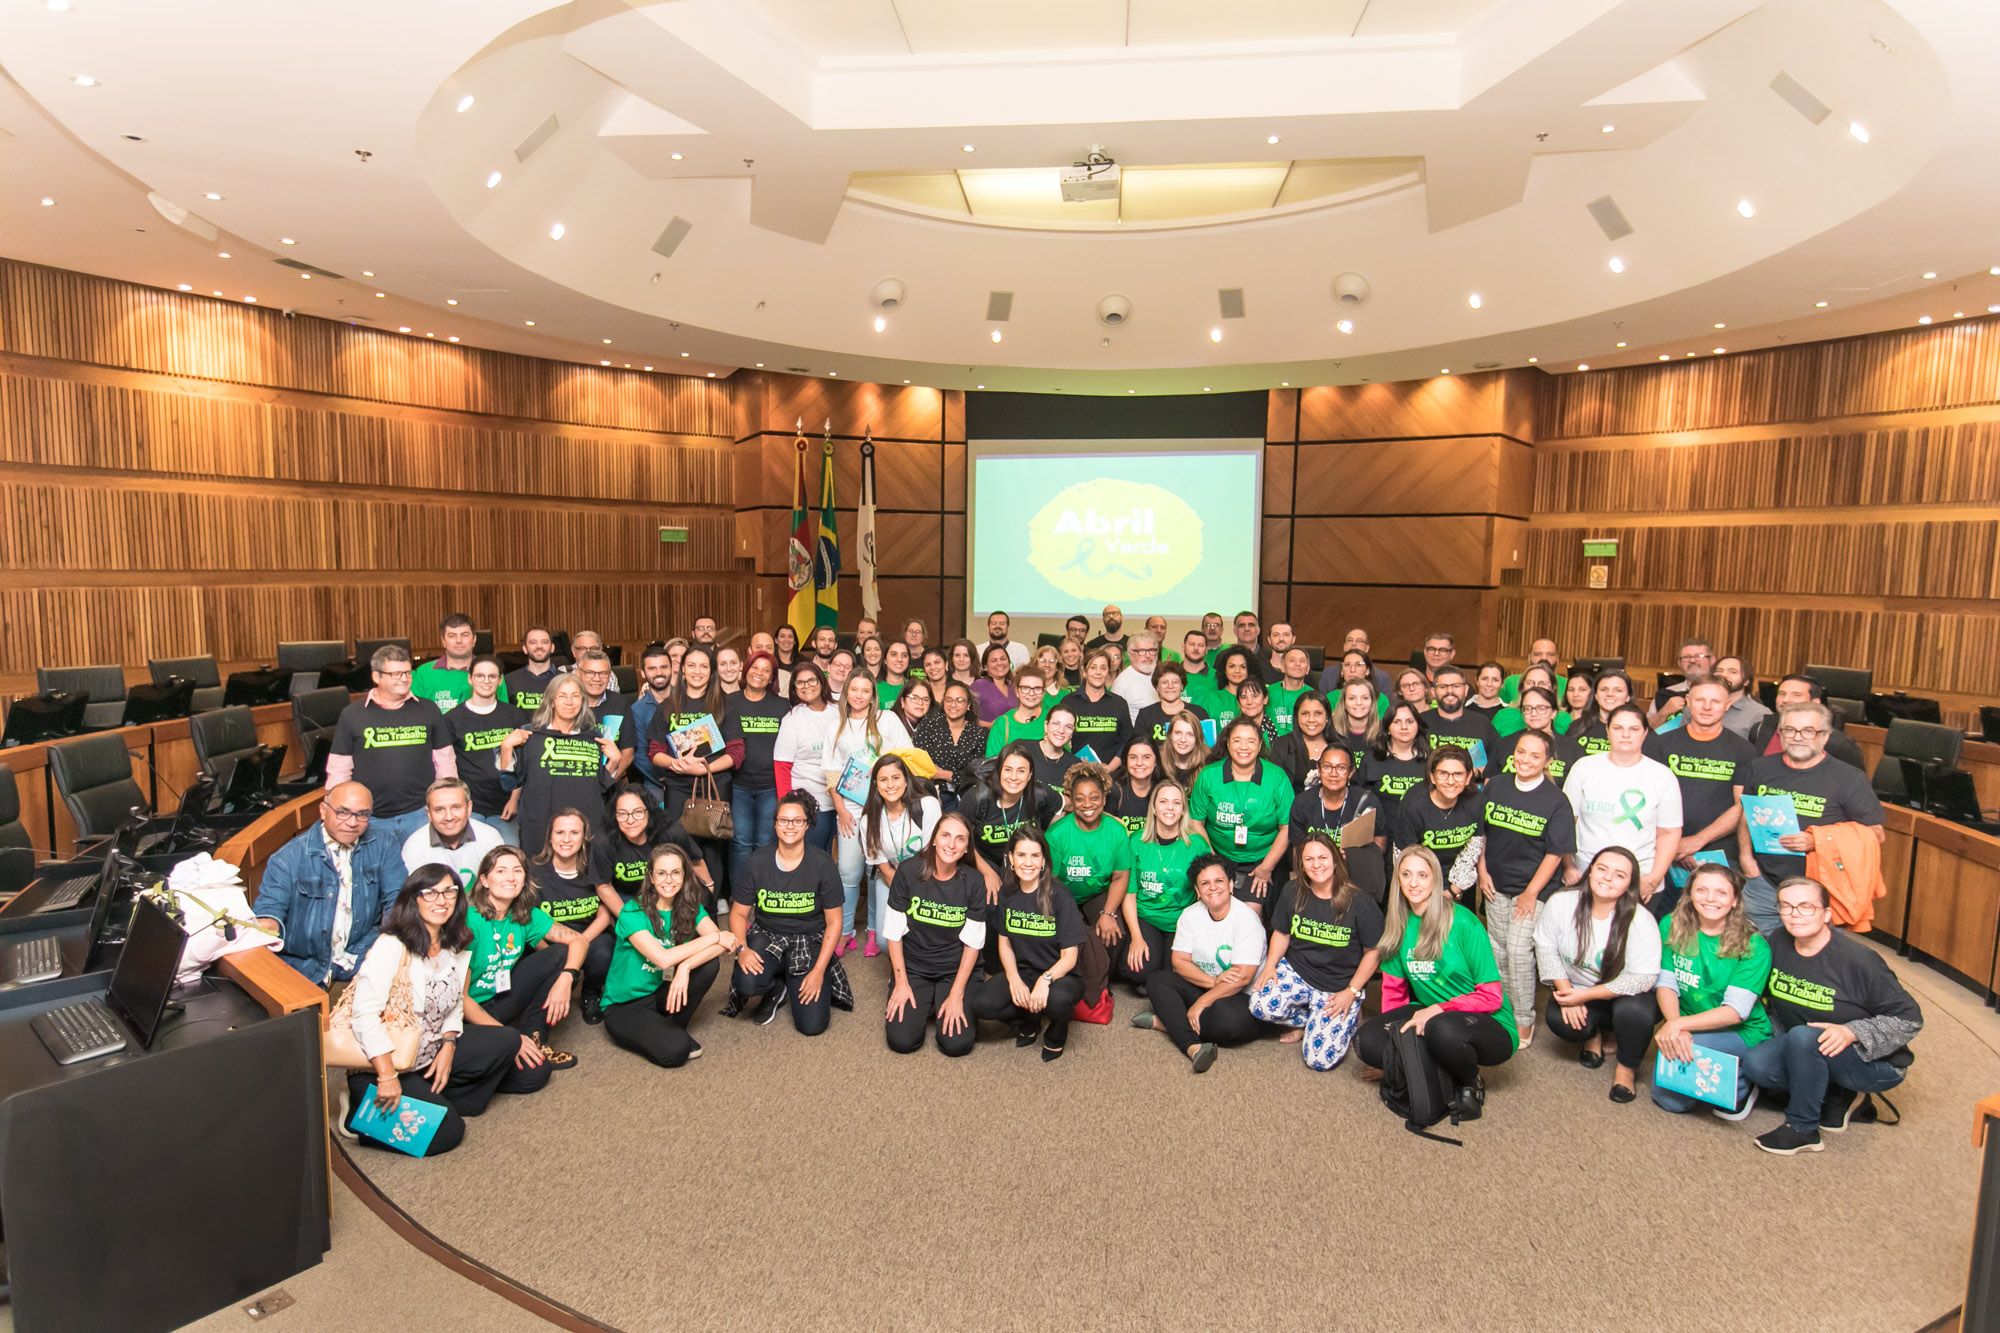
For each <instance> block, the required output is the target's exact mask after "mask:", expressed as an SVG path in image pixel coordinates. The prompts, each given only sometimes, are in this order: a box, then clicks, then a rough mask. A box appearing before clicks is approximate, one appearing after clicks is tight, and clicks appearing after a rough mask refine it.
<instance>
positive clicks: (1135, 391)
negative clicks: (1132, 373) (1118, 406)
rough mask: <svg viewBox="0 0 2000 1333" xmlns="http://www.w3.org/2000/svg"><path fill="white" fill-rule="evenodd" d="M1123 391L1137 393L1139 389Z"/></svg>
mask: <svg viewBox="0 0 2000 1333" xmlns="http://www.w3.org/2000/svg"><path fill="white" fill-rule="evenodd" d="M1125 392H1126V393H1137V392H1139V391H1138V390H1137V389H1127V390H1126V391H1125Z"/></svg>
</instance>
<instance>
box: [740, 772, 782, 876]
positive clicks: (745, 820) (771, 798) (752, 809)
mask: <svg viewBox="0 0 2000 1333" xmlns="http://www.w3.org/2000/svg"><path fill="white" fill-rule="evenodd" d="M729 816H730V818H731V819H732V820H734V821H735V824H736V834H735V836H734V837H732V838H731V839H730V840H729V882H730V883H731V884H734V883H735V882H736V881H737V880H738V879H741V878H742V876H743V867H744V866H746V865H748V864H749V863H750V853H752V852H754V851H756V850H757V849H758V848H759V847H768V846H770V845H771V844H772V843H773V842H776V841H777V840H778V831H777V826H776V824H775V823H774V822H773V821H774V820H776V819H777V817H778V791H777V788H775V787H774V788H772V789H771V790H769V791H745V790H743V788H741V787H733V788H731V789H730V792H729Z"/></svg>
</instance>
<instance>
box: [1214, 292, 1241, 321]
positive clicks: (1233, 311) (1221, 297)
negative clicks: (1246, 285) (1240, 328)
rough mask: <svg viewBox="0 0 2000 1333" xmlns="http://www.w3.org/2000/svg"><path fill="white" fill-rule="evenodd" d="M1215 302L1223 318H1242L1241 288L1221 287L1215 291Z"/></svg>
mask: <svg viewBox="0 0 2000 1333" xmlns="http://www.w3.org/2000/svg"><path fill="white" fill-rule="evenodd" d="M1215 304H1216V306H1217V308H1219V309H1220V310H1221V311H1222V317H1223V318H1224V319H1241V318H1243V289H1242V288H1241V287H1223V288H1221V289H1219V290H1218V291H1217V292H1216V293H1215Z"/></svg>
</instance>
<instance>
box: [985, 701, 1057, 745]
mask: <svg viewBox="0 0 2000 1333" xmlns="http://www.w3.org/2000/svg"><path fill="white" fill-rule="evenodd" d="M1014 714H1015V710H1014V709H1012V708H1010V709H1008V710H1007V711H1006V712H1004V713H1002V714H1001V715H1000V716H998V717H996V718H994V719H993V721H992V723H991V724H989V725H988V726H987V728H986V753H987V754H988V755H989V756H990V755H996V754H999V753H1000V752H1001V751H1002V750H1004V749H1006V748H1007V746H1008V745H1009V744H1010V743H1012V742H1014V741H1038V740H1040V739H1041V738H1042V728H1043V726H1044V725H1045V723H1044V722H1043V719H1044V718H1046V717H1048V715H1049V710H1048V708H1047V707H1044V708H1043V709H1042V711H1041V716H1039V717H1037V718H1036V719H1035V720H1034V721H1033V722H1023V721H1022V720H1021V719H1020V718H1018V717H1016V716H1015V715H1014Z"/></svg>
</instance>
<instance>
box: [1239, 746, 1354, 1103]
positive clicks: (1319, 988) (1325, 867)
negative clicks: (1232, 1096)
mask: <svg viewBox="0 0 2000 1333" xmlns="http://www.w3.org/2000/svg"><path fill="white" fill-rule="evenodd" d="M1327 753H1328V754H1333V755H1341V756H1343V757H1344V756H1345V754H1346V752H1345V751H1344V750H1339V749H1332V748H1329V749H1328V750H1327ZM1299 849H1300V850H1299V877H1298V878H1297V879H1295V880H1293V881H1292V882H1291V883H1290V884H1288V885H1286V886H1285V891H1284V893H1282V894H1281V895H1279V898H1278V910H1277V912H1276V913H1275V914H1273V916H1272V917H1271V922H1272V934H1271V946H1270V952H1268V953H1267V954H1265V956H1264V965H1263V967H1261V968H1259V969H1258V971H1257V980H1256V981H1255V982H1253V983H1252V984H1251V987H1250V1012H1251V1013H1252V1014H1254V1015H1256V1016H1257V1017H1258V1018H1261V1019H1263V1020H1265V1021H1266V1022H1269V1023H1281V1024H1283V1025H1284V1026H1286V1027H1288V1028H1291V1029H1293V1030H1292V1031H1290V1032H1287V1033H1286V1034H1285V1035H1284V1037H1283V1038H1281V1040H1283V1041H1288V1042H1291V1041H1299V1040H1300V1039H1301V1036H1302V1035H1303V1040H1304V1046H1305V1050H1304V1055H1305V1061H1306V1068H1308V1069H1318V1070H1327V1069H1331V1068H1333V1067H1334V1066H1335V1065H1337V1064H1339V1063H1340V1062H1341V1059H1342V1058H1343V1057H1344V1056H1346V1054H1347V1048H1348V1046H1349V1044H1350V1043H1352V1042H1353V1040H1354V1031H1355V1029H1356V1028H1357V1027H1359V1026H1360V1024H1361V997H1362V995H1363V994H1364V993H1365V990H1366V988H1367V985H1368V978H1369V977H1370V976H1372V975H1374V972H1375V966H1376V964H1377V963H1379V962H1380V961H1381V957H1382V955H1381V953H1380V952H1379V950H1380V947H1381V940H1382V909H1381V908H1379V907H1377V906H1376V905H1375V900H1374V899H1373V898H1370V897H1369V896H1368V895H1367V894H1364V893H1359V892H1356V890H1355V887H1354V881H1353V880H1351V879H1349V878H1348V877H1347V861H1346V858H1344V857H1343V856H1341V854H1340V849H1339V848H1338V847H1335V846H1334V845H1333V839H1332V838H1330V837H1328V836H1327V835H1326V834H1325V833H1324V832H1323V831H1321V830H1319V829H1314V830H1313V831H1312V832H1310V833H1308V834H1306V836H1305V838H1304V839H1303V840H1301V842H1300V843H1299ZM1369 852H1370V854H1371V855H1372V854H1373V852H1374V849H1373V848H1372V847H1371V848H1370V849H1369Z"/></svg>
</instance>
